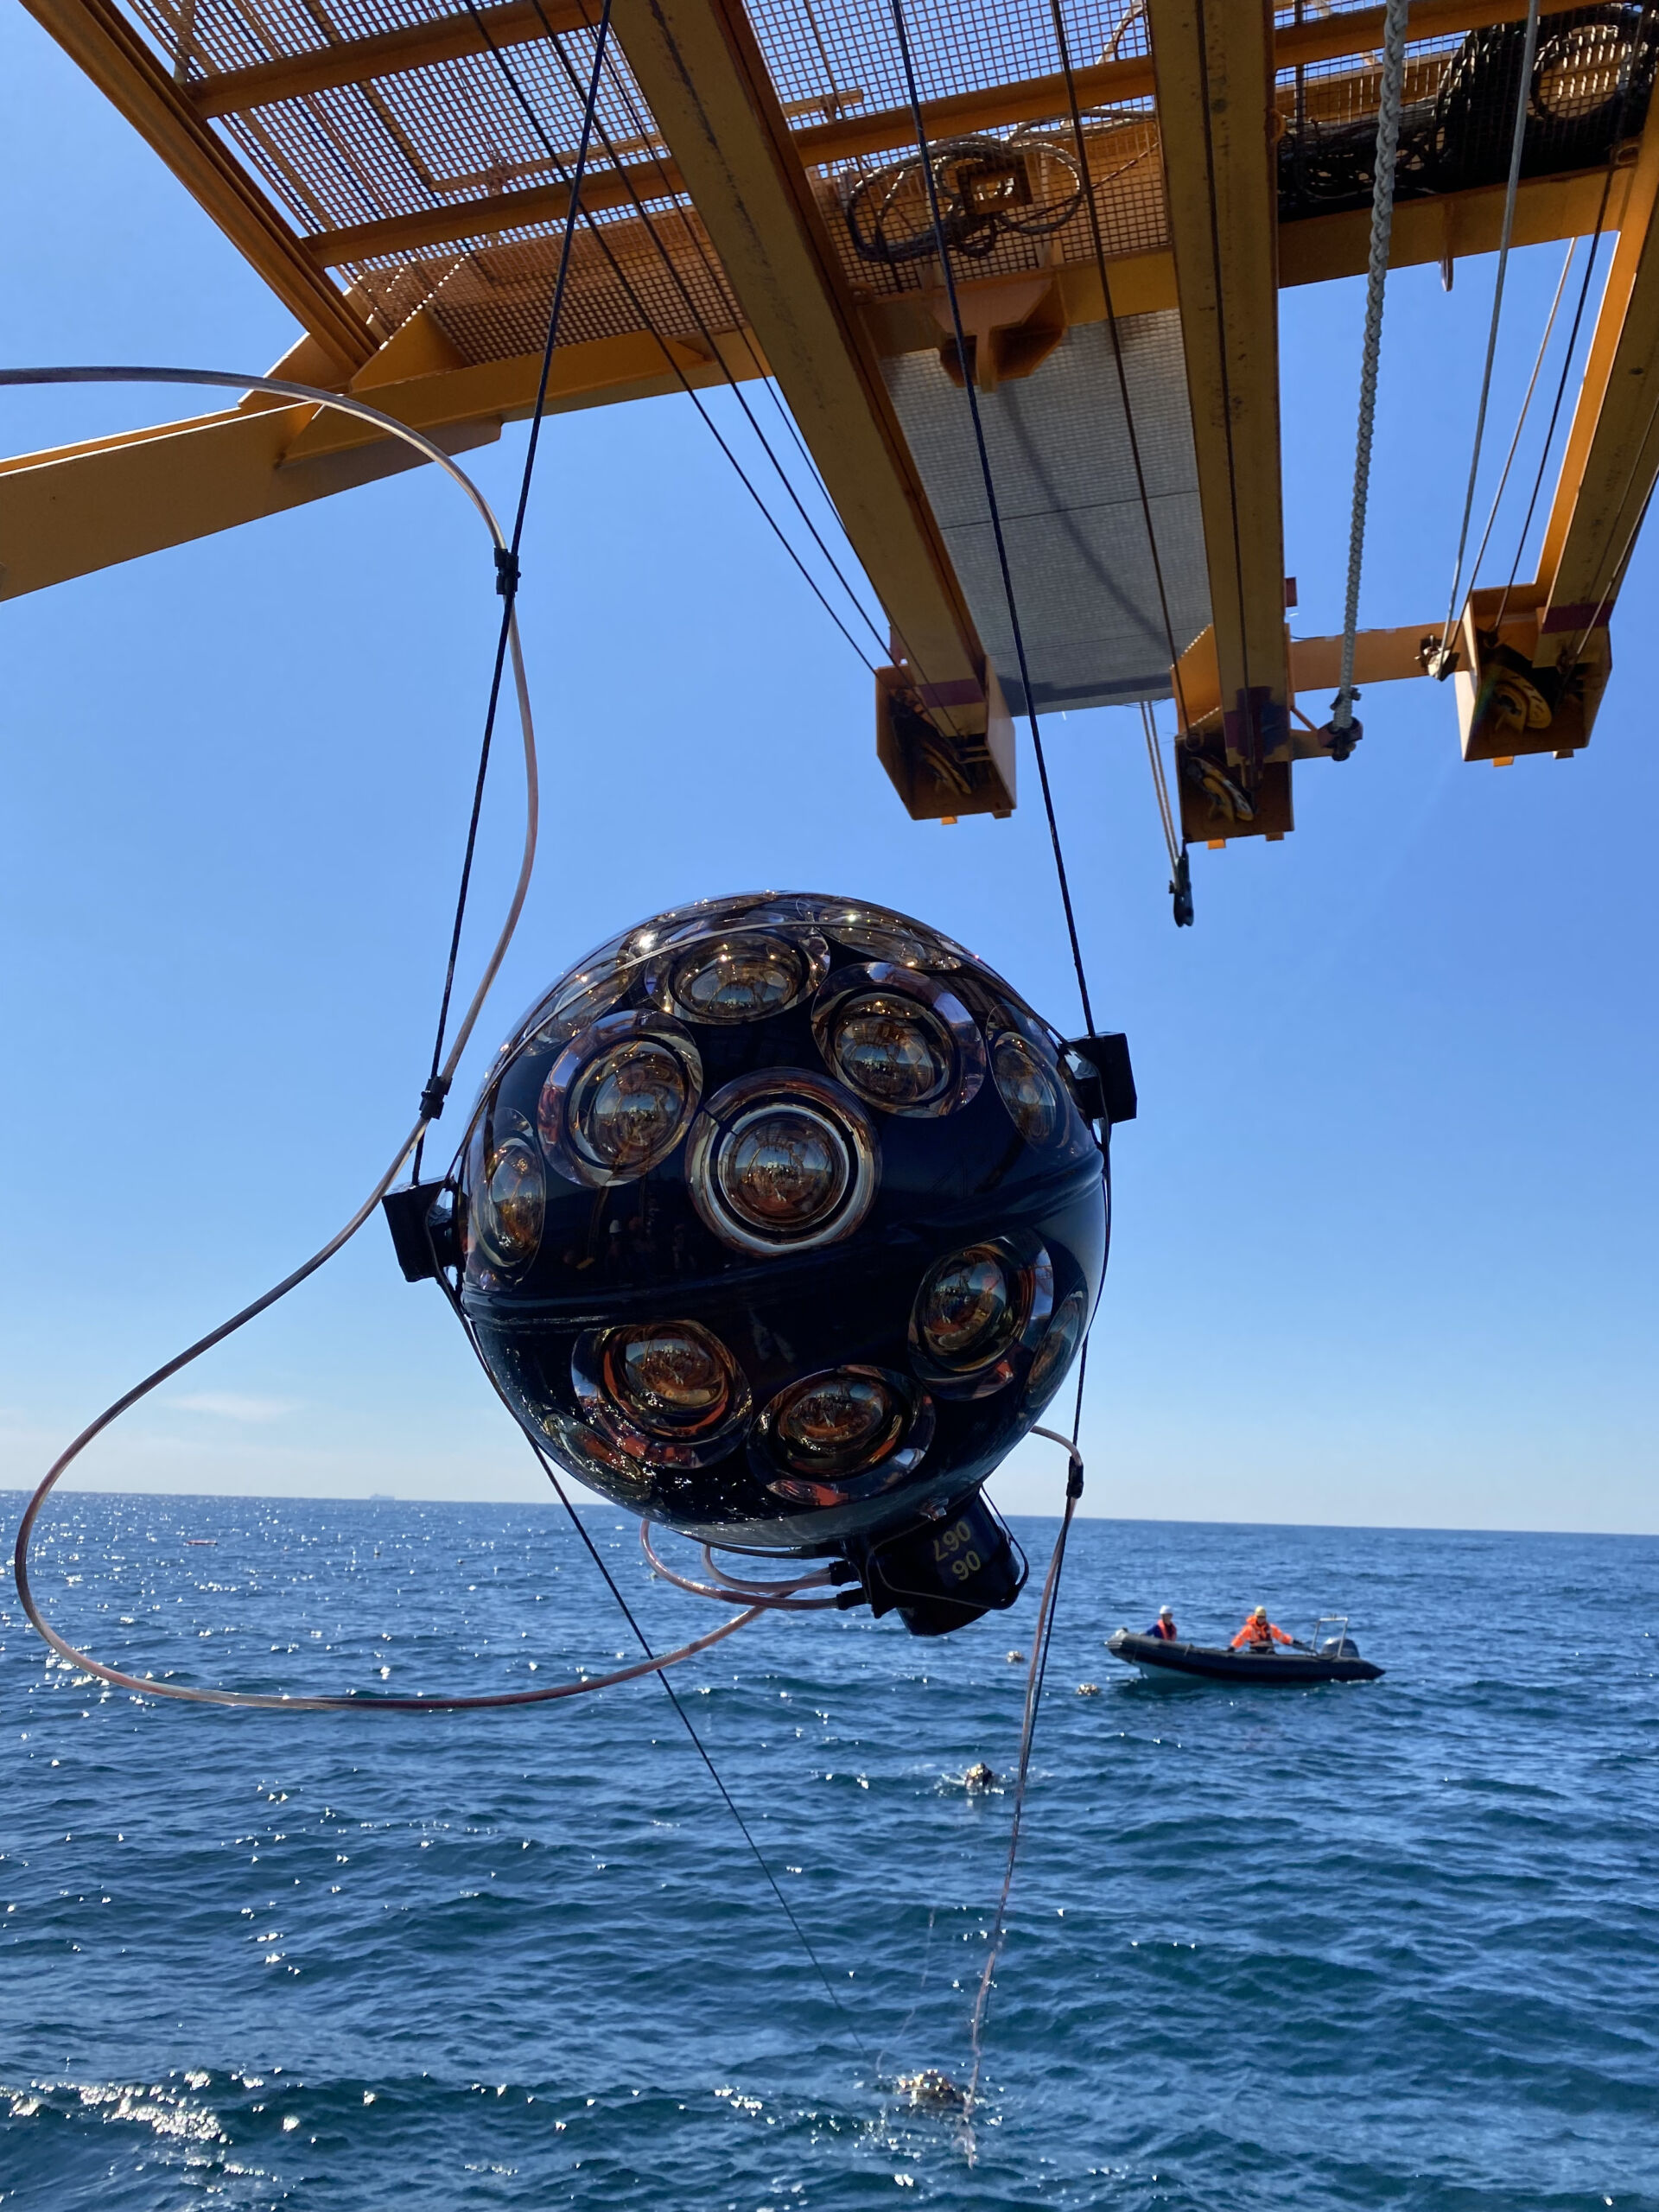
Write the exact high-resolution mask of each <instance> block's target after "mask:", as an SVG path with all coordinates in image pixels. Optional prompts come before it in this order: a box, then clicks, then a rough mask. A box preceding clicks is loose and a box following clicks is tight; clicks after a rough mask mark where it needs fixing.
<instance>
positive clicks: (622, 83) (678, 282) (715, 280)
mask: <svg viewBox="0 0 1659 2212" xmlns="http://www.w3.org/2000/svg"><path fill="white" fill-rule="evenodd" d="M534 4H535V8H536V13H537V16H538V17H539V18H540V20H541V22H542V23H543V27H544V28H546V29H547V32H548V35H549V37H550V38H551V39H552V41H553V45H554V49H555V52H556V54H557V56H558V60H559V64H560V67H562V68H563V70H564V72H565V74H566V75H567V76H569V77H572V79H573V81H574V73H573V71H572V68H571V64H570V62H569V59H568V58H567V56H566V54H565V53H564V49H563V46H562V45H561V44H560V43H559V41H558V38H557V36H556V34H555V33H554V32H553V30H552V29H551V26H550V24H549V23H548V19H547V16H546V12H545V10H544V9H543V4H542V0H534ZM608 4H609V0H607V6H608ZM608 67H609V74H610V79H611V83H612V86H613V88H614V90H615V92H616V94H617V97H618V99H620V102H621V104H622V106H623V109H624V111H625V112H626V116H627V118H628V120H629V121H630V122H631V123H632V124H633V127H634V130H635V132H636V133H637V135H638V136H639V137H640V138H641V139H643V140H645V142H646V143H647V144H648V145H649V147H650V152H649V155H648V157H647V158H648V159H649V161H650V162H652V164H653V165H654V166H655V168H656V169H657V172H658V176H659V177H660V178H661V180H662V182H663V188H664V192H665V193H669V192H672V191H673V190H674V188H673V187H672V185H671V183H670V181H669V175H668V164H667V159H666V156H665V154H664V152H663V151H661V150H660V149H658V146H657V145H656V144H655V143H652V138H651V133H650V131H649V130H647V128H646V125H645V118H644V117H643V116H642V115H641V113H640V111H639V105H638V103H637V102H636V101H635V99H634V98H633V95H632V92H630V90H629V88H628V85H627V81H626V79H625V78H624V76H623V75H622V73H621V72H620V70H619V69H618V67H616V63H615V60H614V57H612V58H611V59H610V60H609V64H608ZM600 138H601V143H602V144H603V145H604V147H605V150H606V152H607V154H608V155H609V156H610V158H611V160H612V161H613V162H614V163H615V164H616V168H617V173H618V175H620V176H621V178H622V180H623V183H624V186H625V188H626V191H627V194H628V197H629V199H630V200H632V203H633V209H634V213H636V215H638V217H639V220H640V222H641V223H642V224H643V225H644V226H645V232H646V235H647V236H648V237H649V238H650V239H651V242H652V245H653V246H654V247H655V248H656V250H657V254H658V259H659V260H660V261H661V262H662V264H663V267H664V270H666V271H667V274H668V277H669V278H670V281H671V283H672V284H673V286H674V288H675V289H676V290H677V292H678V294H679V296H680V298H681V299H682V301H683V302H684V304H685V308H686V311H687V313H688V314H689V315H690V316H691V318H692V321H694V323H695V324H696V329H697V334H698V335H699V337H701V338H702V340H703V343H704V344H705V345H706V346H708V348H709V352H710V353H712V354H713V356H714V358H715V362H716V363H717V364H718V365H719V367H720V369H721V372H722V373H723V375H724V376H725V378H726V382H727V385H728V387H729V389H730V391H731V394H732V397H733V398H734V400H735V401H736V403H737V405H738V407H739V408H740V410H741V412H742V415H743V418H744V420H745V421H746V422H747V424H748V426H749V428H750V429H751V430H752V431H753V433H754V436H755V439H756V442H758V443H759V445H760V450H761V451H762V452H763V453H764V454H766V459H767V460H768V461H770V462H771V463H772V470H773V472H774V474H776V476H777V478H778V480H779V483H780V484H781V485H782V486H783V487H784V490H785V492H786V493H788V495H789V498H790V501H791V505H793V506H794V509H795V512H796V513H797V514H798V515H799V517H800V518H801V520H802V522H803V523H804V524H805V525H806V528H807V531H808V532H809V533H810V537H811V539H812V542H813V543H814V544H815V545H816V546H817V549H818V551H819V552H820V553H821V554H822V555H823V558H824V560H825V562H826V563H828V565H829V571H830V574H831V575H833V576H834V577H835V579H836V582H837V583H838V584H839V585H840V586H841V588H842V591H844V592H845V593H846V594H847V598H848V601H849V605H850V606H851V607H853V609H854V610H855V613H857V615H858V617H859V619H860V620H861V622H862V623H863V624H864V626H865V627H866V628H867V629H868V631H869V632H870V635H871V636H872V637H873V638H874V640H875V643H876V649H877V651H878V652H886V651H887V639H885V638H884V637H883V636H882V634H881V632H880V627H879V626H878V625H877V624H876V623H875V621H874V620H873V619H872V618H871V615H870V613H869V612H868V609H867V608H866V607H865V606H864V603H863V601H862V600H861V598H860V596H859V594H858V593H857V592H856V591H855V589H854V588H853V586H852V585H851V584H850V583H849V582H848V579H847V577H846V575H845V574H844V573H843V571H842V567H841V564H840V563H839V562H838V561H837V560H836V556H835V555H834V554H833V553H832V552H831V551H830V550H829V546H828V545H827V544H826V543H824V540H823V536H822V534H821V533H820V531H819V530H818V527H817V524H816V523H815V522H814V521H813V519H812V518H811V516H810V514H809V513H808V512H807V510H806V507H805V505H804V503H803V501H802V499H801V496H800V493H798V491H797V490H796V488H795V485H794V482H793V480H792V479H791V477H790V475H789V473H788V471H787V470H786V469H785V467H784V465H783V463H782V462H781V461H779V458H778V455H777V454H776V453H775V452H774V451H773V450H772V444H771V442H770V441H769V440H768V438H767V437H766V433H765V431H763V430H762V429H761V428H760V423H758V422H757V421H756V420H755V416H754V411H753V409H752V408H751V407H750V405H749V403H748V396H747V393H746V392H745V391H744V390H743V387H742V384H741V381H740V379H739V378H737V376H736V375H735V374H734V372H733V371H732V369H731V366H730V365H729V364H728V361H727V359H726V357H725V353H724V351H723V349H722V348H721V346H720V345H719V344H718V342H717V341H716V340H715V335H714V333H713V332H712V331H711V330H710V328H709V323H708V321H707V319H706V317H705V316H704V315H703V313H702V308H700V307H699V306H698V305H697V302H696V295H695V294H694V293H693V292H692V290H691V288H690V285H689V284H687V283H686V282H685V279H684V277H682V275H681V274H680V270H679V267H678V264H677V263H676V261H675V259H674V257H673V255H672V253H671V251H669V248H668V246H667V245H666V243H665V242H664V238H663V236H662V233H661V232H659V231H658V227H657V225H656V221H655V219H654V218H653V217H652V215H651V213H649V211H648V210H647V208H646V207H645V201H644V200H643V199H642V197H641V196H640V194H639V188H638V187H637V186H636V184H635V183H634V181H633V179H632V177H631V176H630V175H628V174H627V171H626V169H625V168H623V165H622V164H621V162H620V161H618V159H617V154H616V149H615V147H614V146H613V143H612V142H611V140H610V139H609V137H607V135H606V132H605V130H604V126H603V125H602V124H601V126H600ZM685 228H686V231H687V232H688V234H689V235H690V238H691V242H692V244H693V245H694V246H695V247H696V251H697V254H698V256H699V257H700V258H701V260H702V264H703V269H704V270H705V272H706V274H707V275H708V277H709V283H710V284H711V286H712V287H713V289H714V290H715V294H716V296H717V297H719V298H720V299H721V301H722V302H723V303H724V304H725V306H726V307H727V308H728V311H729V313H730V315H731V317H732V321H733V324H734V328H735V329H736V331H737V332H738V334H740V335H741V338H742V340H743V344H744V347H745V350H746V351H747V353H748V356H749V359H751V360H752V361H753V363H754V365H755V368H756V371H757V372H759V370H760V356H759V355H758V354H757V353H756V352H755V350H754V346H753V343H752V342H751V341H750V339H749V335H748V331H747V325H746V324H745V322H744V321H743V316H742V313H741V309H740V308H739V306H738V303H737V302H736V300H735V299H734V298H733V297H732V296H731V294H730V292H729V289H728V287H727V285H726V283H725V276H724V271H723V270H721V271H720V272H719V273H718V275H717V274H716V269H715V264H714V263H712V262H711V261H710V259H709V251H708V248H707V247H706V246H705V245H704V244H703V241H702V236H701V234H700V232H698V230H697V228H696V226H695V225H694V224H692V223H690V222H688V223H687V224H686V226H685ZM760 381H761V382H763V383H765V382H767V381H768V380H767V379H766V378H760ZM780 411H781V410H780Z"/></svg>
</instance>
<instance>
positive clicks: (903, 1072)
mask: <svg viewBox="0 0 1659 2212" xmlns="http://www.w3.org/2000/svg"><path fill="white" fill-rule="evenodd" d="M829 1055H830V1059H831V1062H832V1064H833V1065H834V1067H835V1070H836V1074H837V1075H839V1076H840V1077H841V1079H842V1082H843V1083H844V1084H846V1085H847V1087H848V1089H849V1090H853V1091H855V1092H856V1093H857V1095H858V1096H860V1097H861V1098H865V1099H868V1101H869V1103H871V1105H873V1106H886V1107H888V1108H890V1109H898V1108H902V1107H906V1106H921V1105H925V1103H927V1102H928V1101H929V1100H930V1099H933V1098H937V1097H938V1095H939V1094H940V1092H941V1091H943V1090H944V1088H945V1086H946V1084H948V1083H949V1082H950V1076H951V1071H952V1068H953V1065H954V1064H955V1059H956V1054H955V1052H953V1051H952V1049H951V1045H950V1032H949V1031H948V1030H947V1029H946V1028H945V1027H944V1023H943V1022H942V1021H940V1020H938V1019H937V1018H936V1017H935V1016H934V1015H933V1014H930V1013H929V1012H928V1010H927V1009H926V1008H925V1007H920V1006H916V1005H913V1004H906V1002H905V1001H903V1000H902V999H890V998H861V999H854V1000H852V1001H849V1003H848V1005H847V1006H845V1007H843V1008H842V1011H841V1012H840V1014H838V1015H837V1017H836V1021H835V1023H834V1025H833V1027H832V1028H831V1030H830V1034H829Z"/></svg>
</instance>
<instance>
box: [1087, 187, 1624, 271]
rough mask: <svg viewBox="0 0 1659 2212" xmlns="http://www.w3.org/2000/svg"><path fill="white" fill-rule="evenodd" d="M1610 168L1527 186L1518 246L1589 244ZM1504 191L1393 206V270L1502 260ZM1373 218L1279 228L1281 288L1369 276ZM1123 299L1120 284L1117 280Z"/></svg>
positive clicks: (1614, 225) (1308, 220) (1611, 211)
mask: <svg viewBox="0 0 1659 2212" xmlns="http://www.w3.org/2000/svg"><path fill="white" fill-rule="evenodd" d="M1606 181H1607V172H1606V170H1605V168H1599V169H1580V170H1578V171H1576V172H1575V173H1574V174H1573V175H1568V176H1537V177H1526V178H1523V179H1522V182H1521V185H1520V187H1519V188H1518V190H1517V191H1516V199H1515V237H1514V241H1513V243H1514V244H1515V245H1548V243H1549V242H1550V241H1551V240H1553V239H1556V238H1588V237H1589V235H1590V233H1591V232H1592V231H1593V230H1594V229H1595V226H1596V220H1597V217H1598V216H1599V214H1600V213H1601V206H1602V192H1603V188H1604V187H1605V185H1606ZM1629 190H1630V171H1629V170H1628V169H1624V168H1621V169H1615V170H1614V172H1613V178H1612V185H1611V190H1610V191H1609V192H1608V195H1607V207H1606V213H1605V216H1604V217H1602V225H1603V228H1604V229H1606V230H1616V229H1618V226H1619V225H1620V223H1621V222H1622V221H1623V219H1624V203H1625V195H1626V194H1627V193H1628V192H1629ZM1503 200H1504V187H1503V185H1501V184H1492V185H1476V186H1473V187H1471V188H1469V189H1468V190H1466V191H1463V192H1443V193H1438V194H1435V195H1434V196H1433V198H1430V199H1424V200H1397V201H1396V202H1395V209H1394V234H1393V238H1392V239H1391V241H1390V245H1389V268H1390V269H1411V268H1420V267H1421V266H1423V265H1424V264H1428V263H1433V262H1437V261H1446V262H1450V261H1462V260H1466V259H1467V258H1468V257H1470V256H1471V255H1473V254H1478V253H1496V252H1497V249H1498V246H1499V245H1500V244H1501V243H1502V238H1503ZM1370 236H1371V211H1370V208H1369V207H1355V208H1345V209H1344V210H1343V212H1342V213H1340V214H1336V215H1304V216H1301V217H1300V218H1299V219H1297V220H1296V221H1294V222H1290V223H1281V225H1280V226H1279V282H1280V283H1281V285H1283V286H1285V287H1286V288H1287V289H1288V288H1289V287H1290V286H1292V285H1296V284H1323V283H1328V282H1329V280H1330V279H1331V278H1332V277H1363V275H1364V273H1365V269H1366V266H1367V263H1368V261H1369V258H1370ZM1112 296H1113V297H1114V298H1116V296H1117V277H1116V272H1114V274H1113V277H1112Z"/></svg>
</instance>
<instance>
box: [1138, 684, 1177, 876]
mask: <svg viewBox="0 0 1659 2212" xmlns="http://www.w3.org/2000/svg"><path fill="white" fill-rule="evenodd" d="M1141 729H1142V730H1143V731H1144V733H1145V734H1146V740H1147V760H1148V761H1149V762H1150V764H1151V766H1152V788H1153V791H1154V795H1155V797H1156V798H1157V801H1158V818H1159V821H1160V823H1162V825H1163V831H1164V842H1165V844H1166V846H1167V847H1168V849H1169V864H1170V866H1171V867H1172V868H1179V866H1180V861H1181V848H1180V845H1179V842H1177V839H1176V835H1175V818H1174V812H1173V808H1172V807H1171V805H1170V800H1169V785H1168V782H1167V780H1166V777H1165V774H1164V753H1163V747H1162V745H1161V743H1160V741H1159V736H1158V724H1157V721H1156V720H1155V719H1154V715H1153V711H1152V702H1151V701H1150V700H1149V699H1143V700H1141Z"/></svg>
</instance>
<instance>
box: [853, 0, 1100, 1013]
mask: <svg viewBox="0 0 1659 2212" xmlns="http://www.w3.org/2000/svg"><path fill="white" fill-rule="evenodd" d="M891 4H892V9H893V29H894V31H895V32H896V33H897V35H898V39H899V54H900V57H901V59H902V60H903V62H904V70H905V90H906V94H907V95H908V98H909V101H910V112H911V119H912V125H913V127H914V129H915V132H916V143H917V146H918V149H919V151H920V154H921V164H922V176H923V178H924V180H925V183H926V187H927V206H928V213H929V215H930V217H931V220H932V225H933V244H934V247H935V250H936V251H937V252H938V257H939V265H940V267H941V268H942V270H944V287H945V292H946V295H947V296H948V298H949V300H950V324H951V328H952V330H953V332H954V334H955V336H956V344H957V365H958V367H959V368H960V369H961V371H962V385H963V391H964V392H965V393H966V394H967V396H968V411H969V416H971V418H972V421H973V426H974V444H975V447H976V449H977V452H978V455H979V471H980V476H981V478H982V481H983V483H984V486H985V502H986V505H987V507H988V511H989V514H990V522H991V534H992V537H993V538H994V539H995V543H996V559H997V566H998V568H999V569H1000V570H1001V576H1002V592H1003V596H1004V598H1005V599H1006V601H1007V609H1008V622H1009V626H1010V627H1011V628H1012V630H1013V632H1014V658H1015V659H1016V661H1017V662H1018V664H1019V668H1020V685H1021V688H1022V689H1023V690H1024V692H1025V699H1026V719H1027V722H1028V723H1029V724H1030V727H1031V742H1032V749H1033V752H1034V753H1035V754H1036V756H1037V775H1038V779H1039V782H1040V784H1041V785H1042V791H1043V810H1044V812H1045V814H1046V816H1047V817H1048V837H1049V842H1050V844H1051V845H1052V847H1053V850H1054V871H1055V874H1056V875H1057V876H1058V879H1059V887H1060V903H1061V905H1062V906H1063V907H1064V908H1065V929H1066V935H1067V937H1068V938H1070V939H1071V964H1072V966H1073V967H1074V968H1075V969H1076V970H1077V995H1078V997H1079V998H1080V999H1081V1000H1082V1001H1083V1018H1084V1026H1085V1027H1086V1028H1087V1030H1088V1032H1089V1033H1090V1035H1091V1036H1092V1035H1093V1034H1094V1027H1095V1016H1094V1009H1093V1007H1091V1006H1090V1001H1089V978H1088V976H1087V975H1086V973H1085V972H1084V963H1083V945H1082V943H1081V941H1080V940H1079V938H1078V936H1077V915H1076V913H1075V912H1073V909H1072V905H1071V883H1070V881H1069V880H1067V877H1066V873H1065V853H1064V851H1063V850H1062V849H1061V845H1060V828H1059V823H1058V821H1057V820H1056V819H1055V815H1054V795H1053V792H1052V790H1051V789H1050V787H1049V781H1048V763H1047V761H1046V759H1045V758H1044V754H1043V737H1042V731H1041V729H1040V728H1039V725H1038V720H1037V705H1036V700H1035V697H1034V695H1033V691H1032V686H1031V671H1030V668H1029V666H1028V665H1027V659H1026V640H1025V634H1024V632H1023V631H1022V630H1021V628H1020V608H1019V603H1018V601H1016V599H1015V597H1014V576H1013V573H1012V571H1011V570H1010V569H1009V566H1008V549H1007V543H1006V541H1005V539H1004V537H1003V533H1002V511H1001V506H1000V505H998V502H997V497H996V484H995V478H994V477H993V475H992V473H991V457H990V453H989V451H988V448H987V446H986V443H985V426H984V424H983V423H982V421H981V419H980V411H979V393H978V390H977V388H976V382H975V376H974V368H975V365H974V363H973V362H972V360H971V359H970V358H969V352H968V341H967V337H966V334H965V332H964V330H963V321H962V303H961V301H960V300H959V299H958V297H957V278H956V272H955V270H953V269H952V267H951V265H950V246H949V245H948V243H947V241H946V238H945V235H944V219H943V218H942V216H941V214H940V212H939V191H938V179H937V178H936V177H935V175H934V174H933V157H932V151H931V147H930V145H929V143H928V137H927V126H926V124H925V123H924V122H923V120H922V101H921V94H920V92H918V89H917V83H916V69H915V64H914V63H913V61H912V59H911V52H910V35H909V33H908V32H907V31H906V28H905V9H904V0H891Z"/></svg>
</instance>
